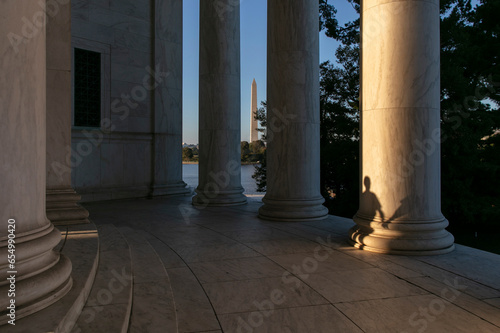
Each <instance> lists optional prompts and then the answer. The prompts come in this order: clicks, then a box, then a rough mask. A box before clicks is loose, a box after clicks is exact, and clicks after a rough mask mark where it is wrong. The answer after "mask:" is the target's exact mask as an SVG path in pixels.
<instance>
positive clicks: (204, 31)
mask: <svg viewBox="0 0 500 333" xmlns="http://www.w3.org/2000/svg"><path fill="white" fill-rule="evenodd" d="M221 7H223V8H228V10H225V11H220V8H221ZM199 96H200V97H199V112H200V114H199V117H200V122H199V140H200V142H199V143H200V149H199V150H200V157H199V163H200V164H199V184H198V188H197V189H196V193H197V195H196V196H195V197H194V198H193V204H194V205H239V204H244V203H246V197H245V196H244V195H243V194H242V193H243V188H242V187H241V153H240V149H241V147H240V140H241V133H240V130H241V122H240V121H241V120H240V118H241V115H240V108H241V105H240V100H241V92H240V6H239V1H234V0H203V1H200V91H199Z"/></svg>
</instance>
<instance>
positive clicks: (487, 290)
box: [82, 196, 500, 333]
mask: <svg viewBox="0 0 500 333" xmlns="http://www.w3.org/2000/svg"><path fill="white" fill-rule="evenodd" d="M260 205H261V197H259V196H253V197H249V202H248V204H247V205H244V206H233V207H210V208H208V207H205V208H204V207H198V208H195V207H193V206H192V205H191V204H190V198H189V197H180V198H164V199H153V200H146V199H140V200H126V201H114V202H101V203H89V204H85V205H84V206H85V207H86V208H87V209H88V210H89V212H90V219H91V221H92V222H93V223H95V224H96V225H97V228H98V230H99V231H100V235H101V234H102V235H103V236H102V237H107V236H105V235H106V230H107V232H108V235H109V234H110V230H111V235H112V234H113V233H120V234H122V235H123V236H124V239H126V241H127V243H128V245H129V246H130V251H131V261H132V264H131V271H132V275H133V296H132V297H131V298H132V305H131V310H129V312H130V313H129V314H130V320H129V322H128V324H127V325H128V327H122V329H121V330H122V331H127V330H128V331H129V332H214V333H215V332H273V333H275V332H314V333H316V332H400V333H402V332H500V256H499V255H495V254H492V253H488V252H484V251H480V250H476V249H472V248H469V247H465V246H461V245H457V246H456V250H455V251H454V252H452V253H449V254H445V255H439V256H432V257H407V256H394V255H383V254H375V253H370V252H365V251H361V250H357V249H355V248H353V247H351V246H349V245H348V244H347V242H346V239H347V231H348V229H349V228H350V227H351V226H352V225H353V222H352V220H350V219H345V218H340V217H335V216H330V217H329V218H328V219H326V220H323V221H315V222H302V223H281V222H267V221H264V220H260V219H259V218H258V217H257V210H258V207H259V206H260ZM110 228H111V229H110ZM100 237H101V236H100ZM111 244H112V246H110V248H111V249H113V248H114V249H115V251H118V250H117V249H119V248H120V246H119V245H117V243H113V242H111ZM102 246H105V247H106V246H109V245H102ZM102 246H101V247H102ZM103 250H104V251H105V250H106V249H103V248H101V249H100V251H103ZM103 258H105V256H103V255H101V260H106V259H103ZM115 261H116V260H115ZM100 266H101V265H100ZM102 267H104V266H102ZM102 267H100V268H99V270H101V271H102V269H103V268H102ZM98 274H99V273H98ZM118 305H119V304H117V305H116V306H117V307H118V308H119V306H118ZM116 311H119V310H116ZM109 318H113V316H112V315H111V316H110V317H109ZM96 325H97V324H96ZM92 330H94V331H102V332H104V331H106V332H108V330H107V329H104V328H103V327H100V326H99V325H97V326H96V327H93V328H92ZM82 331H83V332H85V330H82Z"/></svg>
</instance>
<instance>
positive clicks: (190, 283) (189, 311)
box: [145, 233, 221, 332]
mask: <svg viewBox="0 0 500 333" xmlns="http://www.w3.org/2000/svg"><path fill="white" fill-rule="evenodd" d="M145 238H146V239H147V241H148V242H149V243H150V244H151V245H152V246H153V248H154V249H155V251H156V253H157V254H158V256H159V257H160V260H161V261H162V263H163V266H164V267H165V269H166V271H167V273H168V276H169V278H170V284H171V286H172V292H173V296H174V300H175V310H176V313H177V321H178V331H179V332H219V331H220V330H221V328H220V325H219V321H218V320H217V317H216V315H215V313H214V310H213V307H212V305H211V304H210V301H209V300H208V297H207V295H206V294H205V291H204V290H203V288H202V286H201V284H200V283H199V281H198V279H197V278H196V276H195V275H194V274H193V272H191V270H190V269H189V267H187V266H186V264H185V263H184V261H182V259H181V258H180V257H179V256H178V255H177V254H176V253H175V252H174V251H173V250H172V249H171V248H170V247H169V246H168V245H167V244H165V243H164V242H162V241H161V240H160V239H158V238H156V237H155V236H154V235H152V234H149V233H146V235H145ZM193 319H196V320H193ZM162 332H169V331H162Z"/></svg>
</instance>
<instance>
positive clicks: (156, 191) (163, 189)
mask: <svg viewBox="0 0 500 333" xmlns="http://www.w3.org/2000/svg"><path fill="white" fill-rule="evenodd" d="M192 193H193V191H192V189H191V187H188V186H187V184H186V183H185V182H183V181H180V182H178V183H174V184H168V185H155V186H153V190H152V191H151V195H150V196H151V197H157V196H162V195H164V196H176V195H179V196H181V195H191V194H192Z"/></svg>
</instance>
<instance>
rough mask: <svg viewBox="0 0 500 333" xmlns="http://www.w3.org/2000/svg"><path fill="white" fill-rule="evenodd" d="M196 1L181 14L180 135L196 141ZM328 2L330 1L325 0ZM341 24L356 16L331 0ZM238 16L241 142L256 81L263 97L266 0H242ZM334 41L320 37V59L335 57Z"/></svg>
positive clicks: (247, 128) (259, 97) (244, 138)
mask: <svg viewBox="0 0 500 333" xmlns="http://www.w3.org/2000/svg"><path fill="white" fill-rule="evenodd" d="M199 1H200V0H185V1H184V8H183V9H184V15H183V28H184V31H183V98H182V100H183V119H182V121H183V135H182V141H183V142H186V143H190V144H197V143H198V68H199V56H198V55H199ZM329 2H330V3H333V2H332V1H331V0H329ZM335 6H336V8H337V19H338V20H339V22H340V23H341V24H343V23H345V22H347V21H349V20H352V19H353V18H355V16H356V12H355V10H354V9H353V8H352V7H351V5H350V4H349V3H348V2H347V1H346V0H343V1H337V2H335ZM240 16H241V37H240V40H241V42H240V43H241V46H240V47H241V141H248V140H249V137H250V87H251V85H252V80H253V79H254V78H255V81H256V82H257V101H258V104H259V106H260V102H261V101H263V100H265V99H266V50H267V45H266V36H267V0H242V1H241V6H240ZM337 46H338V43H337V42H336V41H334V40H333V39H331V38H328V37H326V36H325V35H324V34H323V33H321V36H320V62H323V61H326V60H331V61H333V60H334V59H335V50H336V48H337Z"/></svg>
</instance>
